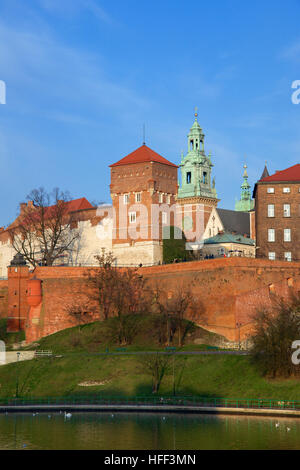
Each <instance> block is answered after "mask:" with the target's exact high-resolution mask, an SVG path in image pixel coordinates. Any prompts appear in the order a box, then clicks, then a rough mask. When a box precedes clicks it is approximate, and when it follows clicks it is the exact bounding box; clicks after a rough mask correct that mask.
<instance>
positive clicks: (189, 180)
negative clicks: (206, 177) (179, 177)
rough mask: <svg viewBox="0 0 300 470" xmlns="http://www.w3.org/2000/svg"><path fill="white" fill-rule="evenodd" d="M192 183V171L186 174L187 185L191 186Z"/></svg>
mask: <svg viewBox="0 0 300 470" xmlns="http://www.w3.org/2000/svg"><path fill="white" fill-rule="evenodd" d="M191 182H192V173H191V172H190V171H188V172H187V174H186V184H191Z"/></svg>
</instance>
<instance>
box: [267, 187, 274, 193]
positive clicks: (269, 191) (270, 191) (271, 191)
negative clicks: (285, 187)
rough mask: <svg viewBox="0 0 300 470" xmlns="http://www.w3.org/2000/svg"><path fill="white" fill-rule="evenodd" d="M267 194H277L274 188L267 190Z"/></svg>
mask: <svg viewBox="0 0 300 470" xmlns="http://www.w3.org/2000/svg"><path fill="white" fill-rule="evenodd" d="M267 192H268V193H269V194H274V193H275V189H274V188H268V189H267Z"/></svg>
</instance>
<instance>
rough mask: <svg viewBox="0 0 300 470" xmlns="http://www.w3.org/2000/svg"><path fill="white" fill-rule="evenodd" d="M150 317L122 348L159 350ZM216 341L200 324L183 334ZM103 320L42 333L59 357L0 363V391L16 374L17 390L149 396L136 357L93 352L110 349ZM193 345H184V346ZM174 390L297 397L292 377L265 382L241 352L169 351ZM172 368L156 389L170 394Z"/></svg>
mask: <svg viewBox="0 0 300 470" xmlns="http://www.w3.org/2000/svg"><path fill="white" fill-rule="evenodd" d="M151 321H152V320H151V318H149V317H147V318H145V319H144V320H143V323H142V324H141V327H140V333H139V335H138V336H137V338H136V340H135V344H134V345H132V346H131V347H129V348H128V350H142V349H144V350H150V349H152V350H155V349H159V348H158V347H157V346H156V345H155V344H154V340H153V337H151V334H150V333H149V331H151V329H150V330H149V327H150V328H151ZM197 337H198V338H200V337H202V339H206V340H207V343H208V344H209V343H213V342H214V341H215V340H216V337H215V335H211V334H208V333H207V332H204V331H203V330H201V329H197V330H196V331H194V333H193V335H192V336H190V337H189V338H188V342H190V343H192V341H194V339H195V338H197ZM105 338H107V331H106V325H105V323H94V324H90V325H87V326H85V327H83V328H82V330H81V332H80V333H79V329H78V327H76V328H71V329H67V330H64V331H61V332H59V333H56V334H55V335H51V336H49V337H47V338H44V339H42V340H41V341H40V349H51V350H52V351H53V352H54V353H57V354H58V355H61V356H62V357H56V358H40V359H34V360H32V361H26V362H20V363H19V365H17V364H9V365H7V366H2V367H0V396H2V397H3V396H6V397H7V396H11V397H12V396H14V395H15V390H16V378H17V374H19V390H20V395H21V396H23V397H25V396H32V397H38V396H67V395H77V394H78V395H79V394H80V395H83V394H84V395H85V394H91V395H94V394H99V393H101V394H102V395H106V396H109V395H114V396H116V395H117V396H128V397H129V396H136V395H151V377H150V376H149V375H147V374H145V372H144V367H143V365H142V364H141V362H140V357H139V356H128V355H127V356H126V355H124V356H112V355H107V356H97V355H93V353H95V352H99V351H104V350H105V348H106V347H109V350H110V351H112V350H115V349H116V345H114V344H112V343H110V344H107V340H105ZM197 348H199V346H198V347H195V346H192V345H191V344H187V346H186V349H197ZM181 373H183V374H182V380H181V383H180V384H179V385H178V386H177V395H181V396H183V395H192V394H195V395H202V396H210V397H228V398H246V397H247V398H278V399H286V400H300V387H299V381H298V380H294V379H292V380H282V381H270V380H267V379H265V378H262V377H261V376H260V375H259V373H258V371H257V370H256V369H255V367H254V366H253V365H252V364H251V363H250V360H249V358H247V357H242V356H212V355H211V356H184V357H181V356H180V357H179V356H175V376H176V382H178V378H179V376H180V374H181ZM89 380H94V381H100V382H104V384H103V385H98V386H93V387H82V386H79V385H78V384H79V383H80V382H82V381H89ZM172 387H173V373H172V368H171V370H170V372H169V373H168V374H167V375H166V376H165V378H164V380H163V383H162V386H161V390H160V394H161V395H168V394H170V395H171V394H172Z"/></svg>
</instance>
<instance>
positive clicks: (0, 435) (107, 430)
mask: <svg viewBox="0 0 300 470" xmlns="http://www.w3.org/2000/svg"><path fill="white" fill-rule="evenodd" d="M278 424H279V425H278ZM288 429H290V430H288ZM0 449H24V450H26V449H107V450H111V449H112V450H113V449H115V450H117V449H132V450H135V449H146V450H148V449H154V450H170V449H171V450H172V449H174V450H180V449H184V450H195V449H300V419H289V418H256V417H239V416H213V415H195V414H186V415H183V414H168V413H166V414H148V413H130V414H125V413H114V414H112V413H73V414H72V417H71V418H70V419H66V418H65V417H64V414H59V413H40V414H38V415H36V416H33V415H32V414H21V413H20V414H8V415H5V414H0Z"/></svg>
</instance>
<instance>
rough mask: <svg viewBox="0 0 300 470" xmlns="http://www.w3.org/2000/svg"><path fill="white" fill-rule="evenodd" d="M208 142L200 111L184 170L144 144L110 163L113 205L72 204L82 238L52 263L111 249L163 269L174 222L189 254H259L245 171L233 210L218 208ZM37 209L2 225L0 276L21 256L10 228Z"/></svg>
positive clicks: (88, 262)
mask: <svg viewBox="0 0 300 470" xmlns="http://www.w3.org/2000/svg"><path fill="white" fill-rule="evenodd" d="M204 139H205V135H204V133H203V131H202V129H201V127H200V125H199V123H198V114H197V113H195V120H194V123H193V125H192V127H191V129H190V132H189V134H188V142H187V143H188V149H187V153H186V155H184V154H183V153H182V155H181V161H180V164H179V166H177V165H176V164H174V163H172V162H170V161H168V160H167V159H165V158H164V157H162V156H161V155H159V154H158V153H156V152H154V151H153V150H152V149H150V148H149V147H148V146H147V145H146V144H145V143H144V144H143V145H142V146H141V147H139V148H138V149H137V150H135V151H134V152H132V153H130V154H129V155H127V156H126V157H124V158H122V159H121V160H119V161H117V162H116V163H113V164H111V165H110V169H111V184H110V194H111V199H112V204H111V205H109V204H107V205H101V206H99V207H98V208H96V207H93V206H92V204H90V202H89V201H87V199H85V198H81V199H76V200H73V201H70V202H68V203H67V213H68V214H69V215H70V216H72V218H73V220H74V221H75V222H74V223H73V225H72V227H73V230H77V232H78V238H77V239H76V242H74V246H73V249H72V250H71V252H68V253H65V255H64V256H61V257H60V258H59V259H58V260H56V261H55V264H56V265H63V266H66V265H67V266H93V265H96V260H95V256H96V255H98V254H99V253H101V251H102V250H106V251H107V252H108V251H112V252H113V253H114V256H115V258H116V263H117V265H118V266H139V265H143V266H152V265H158V264H162V263H163V261H164V260H163V240H164V238H165V237H167V236H168V231H167V230H166V229H167V228H168V227H170V226H172V225H175V226H177V227H179V228H180V229H181V230H182V232H183V233H184V235H185V238H186V241H187V244H186V249H187V250H190V251H194V252H197V253H199V252H201V254H202V255H203V256H205V255H208V254H211V253H212V254H213V256H218V255H224V254H225V253H227V254H228V252H230V253H234V252H235V251H236V252H237V253H239V254H242V255H243V256H249V257H254V256H255V246H254V240H253V239H254V238H255V232H254V223H253V217H252V215H251V210H252V209H253V201H252V199H251V195H250V185H249V184H248V182H247V172H246V169H245V173H244V183H243V185H242V194H241V200H240V202H239V204H237V206H236V211H230V210H226V209H218V208H217V206H218V202H219V199H218V197H217V191H216V187H215V178H213V177H212V169H213V163H212V156H211V154H208V155H207V154H206V152H205V145H204ZM178 169H179V173H180V181H178ZM32 204H33V203H32V202H31V201H29V202H28V203H27V204H26V203H22V204H21V206H20V215H19V217H18V218H17V219H16V220H15V221H14V222H13V224H11V225H10V226H9V227H7V228H6V229H4V228H0V278H1V277H6V276H7V266H9V264H10V262H11V260H12V259H13V257H14V255H15V254H16V250H15V249H14V247H13V246H12V243H11V237H10V232H11V228H12V227H18V221H19V220H20V218H22V215H23V214H24V213H25V212H26V210H27V209H28V207H30V205H32ZM229 235H230V237H229V238H228V236H229ZM216 237H217V238H216ZM204 241H205V242H204Z"/></svg>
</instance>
